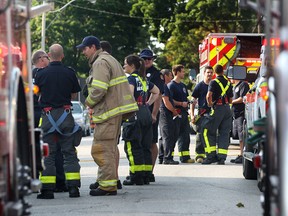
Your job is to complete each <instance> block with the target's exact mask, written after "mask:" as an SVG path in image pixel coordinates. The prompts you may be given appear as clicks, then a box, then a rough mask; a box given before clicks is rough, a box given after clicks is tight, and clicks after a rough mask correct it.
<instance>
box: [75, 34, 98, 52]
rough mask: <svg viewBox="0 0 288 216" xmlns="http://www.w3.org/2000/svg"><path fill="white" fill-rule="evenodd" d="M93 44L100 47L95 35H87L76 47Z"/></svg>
mask: <svg viewBox="0 0 288 216" xmlns="http://www.w3.org/2000/svg"><path fill="white" fill-rule="evenodd" d="M93 44H94V45H95V46H96V48H97V49H100V47H101V46H100V40H99V39H98V38H97V37H95V36H87V37H85V38H84V39H83V40H82V43H81V44H79V45H77V46H76V48H77V49H83V48H84V47H86V46H91V45H93Z"/></svg>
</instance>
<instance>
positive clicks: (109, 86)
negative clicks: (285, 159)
mask: <svg viewBox="0 0 288 216" xmlns="http://www.w3.org/2000/svg"><path fill="white" fill-rule="evenodd" d="M77 49H80V50H81V51H82V53H83V54H84V55H85V56H86V58H87V59H88V61H89V65H90V66H91V75H90V76H89V77H88V78H87V85H88V97H87V98H86V100H85V105H86V106H88V107H89V108H90V109H93V114H92V119H93V122H94V123H96V127H95V132H94V139H93V145H92V148H91V155H92V157H93V159H94V161H95V162H96V164H97V165H98V166H99V167H98V176H97V182H98V183H99V187H97V188H96V189H91V190H90V195H91V196H104V195H116V194H117V180H118V179H117V173H116V158H117V143H118V139H119V135H120V129H121V123H122V120H123V119H125V118H128V117H130V115H131V113H133V114H134V113H135V111H137V110H138V106H137V103H136V102H135V100H134V97H133V95H132V94H131V92H130V88H129V83H128V80H127V77H126V75H125V73H124V71H123V69H122V66H121V65H120V63H119V62H118V61H117V60H116V59H115V58H114V57H113V56H111V55H110V54H109V53H108V52H105V51H104V52H103V50H102V49H101V47H100V40H99V39H98V38H97V37H95V36H87V37H85V38H84V39H83V41H82V43H81V44H79V45H78V46H77Z"/></svg>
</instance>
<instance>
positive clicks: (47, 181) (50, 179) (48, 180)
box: [39, 173, 56, 184]
mask: <svg viewBox="0 0 288 216" xmlns="http://www.w3.org/2000/svg"><path fill="white" fill-rule="evenodd" d="M39 179H40V181H41V183H43V184H55V183H56V176H42V173H40V177H39Z"/></svg>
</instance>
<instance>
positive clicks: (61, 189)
mask: <svg viewBox="0 0 288 216" xmlns="http://www.w3.org/2000/svg"><path fill="white" fill-rule="evenodd" d="M68 191H69V190H68V188H67V187H66V186H64V187H56V188H55V189H54V192H55V193H61V192H68Z"/></svg>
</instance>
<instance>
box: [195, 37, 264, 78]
mask: <svg viewBox="0 0 288 216" xmlns="http://www.w3.org/2000/svg"><path fill="white" fill-rule="evenodd" d="M263 38H264V34H252V33H210V34H208V36H207V37H206V38H205V39H204V40H203V41H202V43H201V44H200V45H199V59H200V69H199V72H200V73H199V76H198V80H197V83H198V82H199V81H201V80H203V73H204V69H205V66H211V67H213V68H215V66H216V65H217V64H220V65H222V66H223V68H224V70H227V69H228V68H229V66H233V65H242V66H246V67H247V77H249V76H255V74H256V71H257V69H258V68H259V67H260V64H261V60H260V58H259V56H260V53H261V46H262V41H263ZM250 74H251V75H250Z"/></svg>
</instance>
